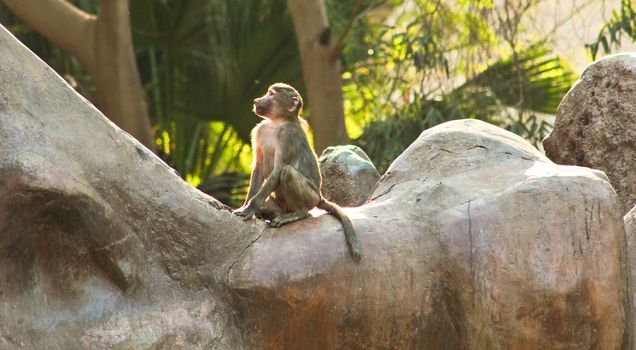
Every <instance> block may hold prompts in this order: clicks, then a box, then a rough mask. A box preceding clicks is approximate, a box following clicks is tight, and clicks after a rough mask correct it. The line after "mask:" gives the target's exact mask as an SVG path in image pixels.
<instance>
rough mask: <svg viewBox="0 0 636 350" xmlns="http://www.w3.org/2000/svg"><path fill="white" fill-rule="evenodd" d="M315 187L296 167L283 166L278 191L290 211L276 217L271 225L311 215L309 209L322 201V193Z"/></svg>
mask: <svg viewBox="0 0 636 350" xmlns="http://www.w3.org/2000/svg"><path fill="white" fill-rule="evenodd" d="M314 187H315V186H314V185H313V183H312V182H311V180H309V179H308V178H307V177H305V176H304V175H303V174H302V173H300V172H299V171H297V170H296V169H295V168H294V167H292V166H290V165H287V166H285V167H283V169H282V172H281V175H280V185H279V191H278V193H280V195H281V197H282V198H284V201H285V202H286V203H287V207H288V208H289V210H290V212H289V213H285V214H281V215H279V216H277V217H275V218H274V219H272V221H271V222H270V224H269V225H270V226H271V227H280V226H282V225H285V224H289V223H290V222H294V221H298V220H300V219H303V218H306V217H307V216H309V209H310V208H313V207H315V206H316V205H317V204H318V202H320V195H319V194H318V193H317V192H316V190H315V188H314Z"/></svg>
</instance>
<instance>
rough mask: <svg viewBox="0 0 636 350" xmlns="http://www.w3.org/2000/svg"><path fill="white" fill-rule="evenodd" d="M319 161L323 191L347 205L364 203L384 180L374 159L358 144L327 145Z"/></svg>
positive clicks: (336, 201) (333, 199)
mask: <svg viewBox="0 0 636 350" xmlns="http://www.w3.org/2000/svg"><path fill="white" fill-rule="evenodd" d="M319 162H320V173H321V174H322V194H323V195H324V196H325V198H327V199H328V200H330V201H332V202H335V203H337V204H339V205H340V206H343V207H357V206H360V205H362V204H364V202H366V201H367V199H368V198H369V194H371V191H372V190H373V186H375V184H376V183H377V182H378V181H379V180H380V173H378V170H377V169H376V168H375V166H374V165H373V162H371V159H369V156H367V154H366V153H364V151H363V150H362V149H361V148H360V147H358V146H354V145H347V146H333V147H327V148H326V149H325V150H324V151H323V152H322V154H321V155H320V159H319Z"/></svg>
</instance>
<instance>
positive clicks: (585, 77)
mask: <svg viewBox="0 0 636 350" xmlns="http://www.w3.org/2000/svg"><path fill="white" fill-rule="evenodd" d="M634 96H636V54H634V53H629V54H618V55H614V56H608V57H605V58H603V59H600V60H598V61H596V62H594V63H592V64H591V65H590V66H589V67H587V69H585V71H584V72H583V74H582V75H581V77H580V79H579V80H578V81H577V82H576V84H575V85H574V86H573V87H572V89H571V90H570V91H569V92H568V94H567V95H566V96H565V98H564V99H563V101H561V104H560V105H559V108H558V109H557V116H556V122H555V124H554V130H553V131H552V133H551V134H550V136H548V138H547V139H546V140H545V141H544V142H543V146H544V148H545V152H546V154H547V156H548V158H550V159H551V160H552V161H554V162H555V163H558V164H575V165H580V166H586V167H591V168H595V169H600V170H603V171H604V172H605V173H606V174H607V176H608V177H609V179H610V182H611V183H612V185H613V186H614V188H615V189H616V192H618V196H619V198H620V200H621V203H622V204H623V207H624V209H625V210H629V209H630V208H632V207H633V206H634V205H636V98H634Z"/></svg>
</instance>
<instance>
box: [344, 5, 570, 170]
mask: <svg viewBox="0 0 636 350" xmlns="http://www.w3.org/2000/svg"><path fill="white" fill-rule="evenodd" d="M411 5H412V6H411V7H409V8H408V9H405V10H403V11H400V10H399V9H397V10H395V11H394V13H395V14H396V16H395V17H394V18H393V19H391V18H389V19H388V21H387V20H384V21H380V22H379V23H378V24H375V25H374V24H372V23H371V24H367V27H366V29H367V36H365V37H364V42H366V43H367V48H368V49H367V57H363V58H359V59H358V60H357V61H355V63H354V64H349V65H348V66H347V71H346V72H345V77H346V78H347V80H346V85H345V86H344V87H343V90H344V93H345V100H346V105H345V107H346V108H347V115H348V116H350V117H351V120H350V121H357V122H358V123H359V125H360V127H359V131H358V135H356V136H357V139H356V140H355V142H356V143H357V144H358V145H360V146H361V147H362V148H363V149H365V150H366V151H367V153H368V154H369V156H370V157H371V159H373V160H374V162H375V164H376V166H377V167H378V169H379V170H380V171H384V170H385V169H386V168H387V167H388V165H389V164H390V162H391V161H392V160H393V159H395V158H396V157H397V155H399V154H400V153H401V152H402V151H403V150H404V149H405V148H406V147H407V146H408V145H409V144H410V143H412V142H413V141H414V140H415V138H416V137H417V136H418V135H419V134H420V132H421V131H422V130H424V129H427V128H429V127H432V126H435V125H437V124H439V123H442V122H445V121H448V120H453V119H460V118H475V119H481V120H484V121H487V122H490V123H493V124H496V125H500V126H502V127H504V128H506V129H508V130H510V131H513V132H515V133H517V134H519V135H521V136H523V137H525V138H527V139H528V140H529V141H530V142H532V143H533V144H534V145H535V146H537V147H540V141H541V140H542V139H543V138H544V137H545V136H546V135H547V134H548V132H549V131H550V130H551V125H550V124H549V123H548V122H547V121H546V119H545V118H543V117H542V116H541V114H552V113H554V112H555V111H556V107H557V105H558V103H559V102H560V100H561V98H562V97H563V96H564V95H565V94H566V93H567V91H568V90H569V88H570V86H571V84H572V83H573V82H574V80H575V75H574V73H573V72H572V70H571V69H569V68H568V65H567V63H566V62H564V61H563V60H562V59H560V58H559V57H557V56H556V55H554V54H553V53H552V52H551V50H550V49H549V48H548V47H547V46H546V45H543V44H533V45H528V46H527V47H526V48H521V49H520V48H517V47H513V48H511V50H510V53H509V54H508V55H507V56H504V57H502V58H499V59H493V58H496V55H495V51H497V50H500V49H501V47H502V44H500V43H499V42H498V40H497V33H496V32H495V31H494V29H493V28H494V25H492V23H490V22H489V17H492V16H489V15H488V13H490V12H492V11H495V10H496V9H495V7H494V5H493V3H492V2H489V1H482V2H460V3H458V4H457V3H453V4H450V3H446V2H439V1H437V2H436V1H414V2H412V3H411ZM387 23H389V24H387ZM346 58H347V57H345V59H346ZM488 61H490V62H491V63H490V64H481V62H488ZM351 129H353V130H355V128H350V130H351Z"/></svg>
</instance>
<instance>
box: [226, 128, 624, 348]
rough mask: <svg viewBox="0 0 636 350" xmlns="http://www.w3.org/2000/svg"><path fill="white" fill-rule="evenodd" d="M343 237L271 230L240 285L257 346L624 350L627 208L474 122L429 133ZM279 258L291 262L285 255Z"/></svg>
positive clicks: (602, 186) (325, 223)
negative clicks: (354, 246) (359, 255)
mask: <svg viewBox="0 0 636 350" xmlns="http://www.w3.org/2000/svg"><path fill="white" fill-rule="evenodd" d="M371 197H372V200H371V201H370V202H369V203H367V204H366V205H364V206H362V207H359V208H351V209H348V212H349V215H350V216H351V217H352V218H353V220H354V223H355V225H356V227H357V230H358V232H359V235H360V240H361V242H362V248H363V254H364V257H363V259H362V262H361V263H360V264H356V263H354V262H353V261H352V260H351V259H350V258H349V257H348V252H347V249H346V246H345V244H344V238H343V237H342V231H341V228H340V226H339V224H338V223H337V222H336V221H335V220H334V219H332V218H329V217H327V216H321V217H320V218H315V219H307V220H304V221H301V222H298V223H295V224H291V225H289V226H287V227H284V228H282V229H279V230H266V231H265V233H264V234H263V235H262V236H261V237H260V238H259V239H258V240H257V241H255V242H254V243H253V244H252V245H251V246H250V247H249V248H248V249H247V250H246V251H245V253H244V254H243V255H242V256H241V258H240V259H239V261H238V263H237V264H236V265H234V266H233V267H232V268H231V271H230V274H229V283H230V287H231V288H233V289H234V290H235V292H236V303H237V305H239V307H240V313H239V315H240V318H241V320H243V322H242V323H241V326H240V327H241V328H242V329H243V334H244V335H245V336H246V340H247V341H248V343H249V344H250V345H251V346H253V347H255V348H261V347H263V348H280V349H332V348H336V349H370V348H373V349H396V348H397V349H586V348H592V349H629V342H630V330H629V323H630V321H629V320H628V318H627V317H628V315H629V306H628V305H629V295H628V289H627V284H628V282H627V278H628V276H627V274H628V270H627V266H626V264H627V258H626V255H625V236H624V233H623V227H622V225H623V224H622V214H621V209H620V204H619V202H618V199H617V196H616V194H615V192H614V190H613V189H612V188H611V186H610V185H609V182H608V180H607V178H606V177H605V175H604V174H603V173H601V172H600V171H595V170H591V169H587V168H581V167H573V166H559V165H555V164H553V163H552V162H550V161H549V160H548V159H547V158H545V156H543V155H542V154H541V153H540V152H538V151H537V150H536V149H534V148H532V147H531V146H530V145H529V144H528V143H527V142H525V141H524V140H522V139H521V138H519V137H517V136H515V135H513V134H511V133H508V132H506V131H503V130H502V129H499V128H496V127H494V126H491V125H488V124H485V123H483V122H479V121H474V120H472V121H471V120H463V121H454V122H449V123H446V124H443V125H440V126H438V127H435V128H432V129H430V130H427V131H425V132H424V133H422V135H421V136H420V137H419V138H418V140H417V141H416V142H415V143H414V144H413V145H412V146H411V147H409V149H407V150H406V151H405V152H404V154H403V155H401V156H400V157H399V158H398V159H397V160H396V161H395V162H394V163H393V164H392V165H391V167H390V168H389V170H388V171H387V174H386V175H384V177H383V178H382V181H381V182H380V183H379V185H378V187H377V188H376V190H375V191H374V193H373V194H372V196H371ZM281 256H284V257H285V258H284V259H281V258H280V257H281Z"/></svg>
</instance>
